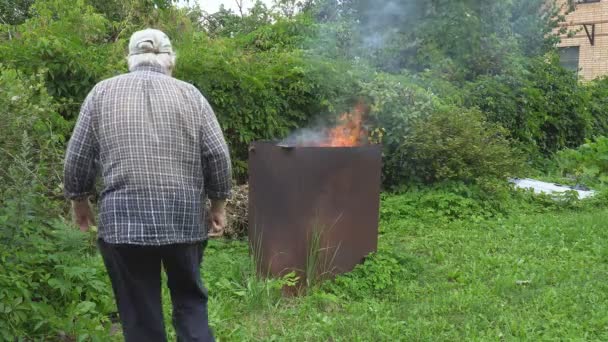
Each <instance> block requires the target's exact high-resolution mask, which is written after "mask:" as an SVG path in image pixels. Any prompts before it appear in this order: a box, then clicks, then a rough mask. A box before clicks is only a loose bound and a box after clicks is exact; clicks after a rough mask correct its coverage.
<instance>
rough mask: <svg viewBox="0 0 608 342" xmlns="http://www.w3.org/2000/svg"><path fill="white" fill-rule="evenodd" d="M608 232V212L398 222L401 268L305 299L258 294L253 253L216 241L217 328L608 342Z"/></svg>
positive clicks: (334, 337)
mask: <svg viewBox="0 0 608 342" xmlns="http://www.w3.org/2000/svg"><path fill="white" fill-rule="evenodd" d="M389 202H390V201H389ZM385 205H391V204H390V203H388V204H386V203H385ZM607 227H608V210H605V209H603V210H588V211H580V212H574V211H565V212H556V213H544V214H519V215H512V216H511V217H510V218H508V219H495V220H491V221H484V222H481V223H469V222H466V221H454V222H447V223H445V222H444V223H434V222H421V221H415V220H410V219H408V218H407V217H399V218H395V217H392V218H389V219H388V220H383V222H382V228H381V236H380V248H379V253H378V255H377V257H380V256H382V255H389V256H390V258H391V260H393V261H394V262H395V264H394V266H393V267H390V265H391V264H390V263H384V264H382V263H380V264H379V265H380V266H377V267H375V268H374V269H373V272H371V271H370V270H372V269H369V266H368V265H366V266H363V267H361V268H359V269H358V270H357V271H356V272H354V274H352V275H349V276H346V277H341V278H340V279H338V280H337V281H335V282H331V283H326V284H325V285H323V286H321V287H320V288H317V289H315V290H313V291H312V292H311V294H310V295H308V296H305V297H300V298H281V297H280V296H278V295H276V294H278V288H277V287H276V286H272V284H267V283H265V282H263V281H259V280H256V284H255V285H254V286H249V287H247V282H248V280H250V279H251V278H254V277H253V274H252V272H251V270H250V269H249V266H248V265H249V261H248V256H247V246H246V244H245V243H243V242H222V241H214V242H212V243H211V244H210V247H209V249H208V250H207V253H206V256H205V262H204V265H203V272H204V279H205V281H206V283H207V286H208V287H209V290H210V296H211V298H210V304H209V305H210V308H209V310H210V319H211V322H212V325H213V328H214V330H215V332H216V335H217V337H218V340H220V341H257V340H259V341H372V340H373V341H395V340H403V341H411V340H425V341H459V340H484V341H486V340H489V341H501V340H530V341H539V340H547V341H555V340H581V341H582V340H585V341H594V340H595V341H606V340H608V232H607V229H606V228H607ZM387 265H388V266H387ZM391 268H397V269H398V270H391ZM379 273H381V274H379ZM370 277H372V278H373V279H370ZM378 279H379V280H378ZM378 281H379V282H382V284H383V285H382V286H381V288H380V289H374V283H377V282H378ZM387 284H388V286H387ZM260 287H261V288H262V289H264V288H266V290H268V293H269V295H260V294H259V288H260ZM272 293H275V295H272Z"/></svg>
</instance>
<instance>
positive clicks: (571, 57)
mask: <svg viewBox="0 0 608 342" xmlns="http://www.w3.org/2000/svg"><path fill="white" fill-rule="evenodd" d="M578 56H579V47H578V46H570V47H563V48H560V49H559V64H561V66H562V67H564V68H565V69H568V70H570V71H574V72H578Z"/></svg>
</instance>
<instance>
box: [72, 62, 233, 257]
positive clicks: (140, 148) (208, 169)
mask: <svg viewBox="0 0 608 342" xmlns="http://www.w3.org/2000/svg"><path fill="white" fill-rule="evenodd" d="M161 71H162V70H161V69H160V68H158V67H155V66H140V67H138V68H136V69H135V70H133V71H132V72H130V73H128V74H125V75H121V76H117V77H114V78H111V79H108V80H105V81H103V82H101V83H99V84H98V85H97V86H96V87H95V88H94V89H93V91H91V93H90V94H89V96H88V97H87V99H86V100H85V103H84V104H83V109H82V112H81V115H80V118H79V121H80V120H82V121H85V120H88V121H89V122H88V125H83V124H87V122H83V123H79V124H81V125H82V126H87V127H89V129H91V130H92V133H93V134H88V133H90V132H86V131H85V130H81V131H79V130H78V129H77V130H76V131H75V133H74V137H73V139H72V140H73V141H78V140H81V141H83V140H86V139H87V137H88V136H93V137H94V138H95V139H94V141H91V142H90V144H92V145H94V146H93V150H95V154H96V155H97V157H98V158H99V166H100V169H101V174H102V177H103V180H104V189H103V192H102V193H101V203H100V224H99V226H100V237H101V238H102V239H104V240H105V241H106V242H108V243H129V244H140V245H165V244H171V243H187V242H193V241H200V240H202V239H203V238H204V237H205V234H206V231H205V230H204V227H205V221H204V220H205V217H204V215H205V213H204V211H203V204H204V198H205V195H206V191H205V190H207V195H209V196H210V197H216V198H217V197H226V196H227V195H228V192H229V189H230V177H229V176H228V177H227V176H226V175H229V173H230V161H229V157H228V150H227V147H226V143H225V141H224V138H223V135H222V133H221V130H220V129H219V125H218V124H217V120H216V118H215V115H214V114H213V111H212V110H211V108H210V106H209V104H208V103H207V101H206V100H205V99H204V97H203V96H202V95H201V94H200V92H199V91H198V90H197V89H196V88H195V87H193V86H192V85H190V84H188V83H185V82H182V81H179V80H176V79H174V78H172V77H170V76H167V75H165V74H163V73H162V72H161ZM79 133H81V134H80V135H79ZM85 134H88V135H85ZM205 176H206V177H205ZM67 178H69V177H66V179H67ZM66 182H67V180H66Z"/></svg>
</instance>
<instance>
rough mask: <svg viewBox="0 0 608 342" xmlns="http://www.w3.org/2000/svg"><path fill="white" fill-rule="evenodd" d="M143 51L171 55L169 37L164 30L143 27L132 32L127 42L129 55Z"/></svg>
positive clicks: (171, 49)
mask: <svg viewBox="0 0 608 342" xmlns="http://www.w3.org/2000/svg"><path fill="white" fill-rule="evenodd" d="M144 53H153V54H160V53H166V54H169V55H172V54H173V48H172V46H171V41H170V40H169V37H168V36H167V35H166V34H165V33H164V32H162V31H159V30H155V29H145V30H142V31H137V32H135V33H133V35H132V36H131V41H130V42H129V56H134V55H141V54H144Z"/></svg>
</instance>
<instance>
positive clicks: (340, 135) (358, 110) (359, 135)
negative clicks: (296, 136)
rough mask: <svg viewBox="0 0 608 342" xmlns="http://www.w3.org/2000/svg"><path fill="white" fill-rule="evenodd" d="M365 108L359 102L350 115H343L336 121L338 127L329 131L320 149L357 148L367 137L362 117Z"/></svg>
mask: <svg viewBox="0 0 608 342" xmlns="http://www.w3.org/2000/svg"><path fill="white" fill-rule="evenodd" d="M365 112H366V107H365V105H364V104H363V103H362V102H359V104H357V106H355V109H353V111H352V112H350V113H344V114H342V115H341V116H340V119H339V120H338V125H337V126H335V127H333V128H331V129H329V130H328V132H327V140H326V141H324V142H321V143H320V144H319V146H320V147H352V146H359V145H361V144H362V143H363V141H364V139H365V138H366V137H367V130H366V129H365V127H363V116H364V114H365Z"/></svg>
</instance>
